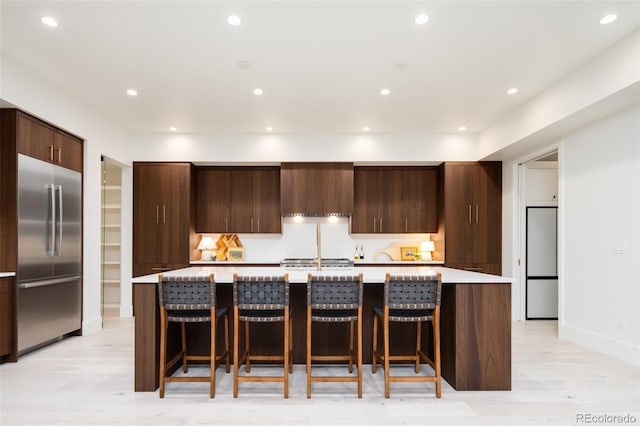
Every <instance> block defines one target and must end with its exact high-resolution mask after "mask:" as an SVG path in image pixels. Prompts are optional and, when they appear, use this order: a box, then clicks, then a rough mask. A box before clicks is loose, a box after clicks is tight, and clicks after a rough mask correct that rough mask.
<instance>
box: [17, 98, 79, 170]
mask: <svg viewBox="0 0 640 426" xmlns="http://www.w3.org/2000/svg"><path fill="white" fill-rule="evenodd" d="M16 120H17V133H16V141H17V148H18V153H20V154H25V155H28V156H30V157H34V158H37V159H39V160H42V161H46V162H48V163H53V164H56V165H58V166H62V167H65V168H67V169H71V170H75V171H77V172H82V164H83V161H82V140H81V139H78V138H76V137H75V136H72V135H70V134H68V133H66V132H64V131H62V130H60V129H56V128H54V127H52V126H50V125H48V124H46V123H44V122H42V121H40V120H38V119H37V118H34V117H31V116H29V115H27V114H24V113H22V112H20V111H16Z"/></svg>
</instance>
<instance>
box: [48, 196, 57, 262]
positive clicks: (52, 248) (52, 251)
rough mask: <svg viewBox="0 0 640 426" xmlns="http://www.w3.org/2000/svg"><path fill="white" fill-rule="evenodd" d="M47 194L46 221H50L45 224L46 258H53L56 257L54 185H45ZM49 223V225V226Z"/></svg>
mask: <svg viewBox="0 0 640 426" xmlns="http://www.w3.org/2000/svg"><path fill="white" fill-rule="evenodd" d="M47 192H48V193H49V194H48V195H49V212H48V218H47V219H48V220H49V219H50V220H51V221H50V222H48V223H47V231H48V233H49V235H48V236H47V237H48V238H47V256H55V255H56V210H57V209H56V187H55V185H54V184H49V185H47ZM49 223H50V224H51V225H50V226H49Z"/></svg>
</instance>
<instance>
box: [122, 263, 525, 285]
mask: <svg viewBox="0 0 640 426" xmlns="http://www.w3.org/2000/svg"><path fill="white" fill-rule="evenodd" d="M387 272H389V273H391V274H392V275H435V274H437V273H441V274H442V282H443V283H463V284H464V283H511V282H512V281H513V279H512V278H510V277H500V276H497V275H489V274H481V273H478V272H470V271H462V270H459V269H451V268H443V267H438V266H416V267H407V266H398V267H386V268H381V267H378V266H363V267H358V268H341V269H339V270H335V269H334V270H324V271H316V270H315V269H310V270H308V271H301V270H290V269H285V268H280V267H277V268H275V267H233V266H215V267H207V266H193V267H190V268H184V269H176V270H174V271H168V272H165V273H164V274H163V275H169V276H170V275H188V276H203V275H209V274H211V273H213V274H215V281H216V283H232V282H233V274H234V273H237V274H239V275H284V274H289V282H290V283H306V282H307V276H308V274H309V273H313V274H319V275H336V274H338V275H349V274H359V273H362V275H363V280H364V283H365V284H374V283H383V282H384V279H385V276H386V273H387ZM158 275H159V274H151V275H144V276H141V277H136V278H133V279H132V280H131V282H132V283H134V284H135V283H156V282H158Z"/></svg>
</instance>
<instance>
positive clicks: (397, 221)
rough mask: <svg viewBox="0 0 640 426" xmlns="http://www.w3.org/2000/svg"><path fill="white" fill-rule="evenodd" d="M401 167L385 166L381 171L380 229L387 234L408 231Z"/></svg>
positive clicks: (379, 230)
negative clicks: (406, 227)
mask: <svg viewBox="0 0 640 426" xmlns="http://www.w3.org/2000/svg"><path fill="white" fill-rule="evenodd" d="M403 174H404V172H403V170H402V169H400V168H395V167H391V168H383V169H381V171H380V180H379V182H380V197H379V198H378V213H379V214H378V216H379V218H378V230H377V232H382V233H385V234H399V233H403V232H406V231H405V226H406V219H407V217H406V215H405V214H404V211H403V200H402V197H403V194H404V181H403Z"/></svg>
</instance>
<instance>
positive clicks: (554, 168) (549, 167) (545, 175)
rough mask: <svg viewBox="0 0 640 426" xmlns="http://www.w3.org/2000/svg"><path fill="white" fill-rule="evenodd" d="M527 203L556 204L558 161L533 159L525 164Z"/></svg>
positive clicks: (531, 204) (530, 204)
mask: <svg viewBox="0 0 640 426" xmlns="http://www.w3.org/2000/svg"><path fill="white" fill-rule="evenodd" d="M526 170H527V172H526V174H527V176H526V179H525V181H526V184H527V191H526V194H527V205H528V206H548V205H550V206H557V205H558V163H557V162H556V161H534V162H532V163H529V164H527V168H526Z"/></svg>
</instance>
